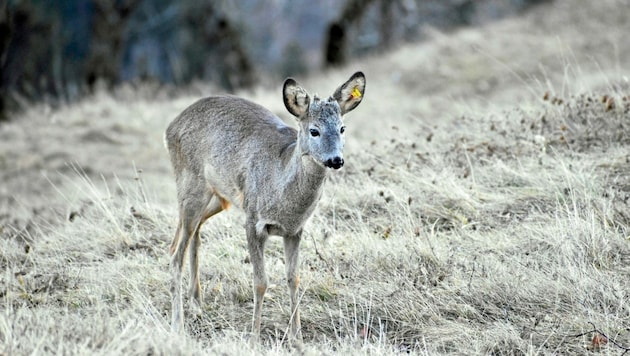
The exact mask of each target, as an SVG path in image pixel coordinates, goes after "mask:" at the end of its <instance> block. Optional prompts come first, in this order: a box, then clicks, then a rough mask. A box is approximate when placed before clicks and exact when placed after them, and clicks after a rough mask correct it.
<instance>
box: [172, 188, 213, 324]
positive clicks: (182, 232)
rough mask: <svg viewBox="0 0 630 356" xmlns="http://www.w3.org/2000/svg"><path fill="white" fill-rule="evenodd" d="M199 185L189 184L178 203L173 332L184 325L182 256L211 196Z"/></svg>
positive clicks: (195, 233) (194, 246)
mask: <svg viewBox="0 0 630 356" xmlns="http://www.w3.org/2000/svg"><path fill="white" fill-rule="evenodd" d="M201 186H202V185H201V184H199V185H189V186H188V188H189V189H187V190H186V192H185V194H182V198H181V199H180V204H179V208H180V212H179V223H178V225H177V232H176V234H175V238H174V239H173V243H172V245H171V253H172V257H171V273H172V282H171V298H172V299H171V308H172V310H171V313H172V319H171V320H172V323H171V328H172V330H173V331H174V332H181V331H183V326H184V321H183V316H184V307H183V303H182V266H183V263H184V256H185V253H186V249H187V248H188V245H189V243H190V240H191V237H195V236H196V235H197V234H198V231H199V227H200V226H201V223H202V219H203V217H204V211H205V208H206V207H207V205H208V202H209V201H210V199H211V197H212V195H210V194H209V193H208V192H204V191H203V190H200V189H195V188H196V187H201ZM193 248H194V249H195V250H196V249H197V248H198V243H194V244H193ZM195 253H196V252H195Z"/></svg>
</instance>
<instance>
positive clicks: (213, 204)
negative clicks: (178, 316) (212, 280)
mask: <svg viewBox="0 0 630 356" xmlns="http://www.w3.org/2000/svg"><path fill="white" fill-rule="evenodd" d="M222 210H223V207H222V204H221V201H220V199H219V197H218V196H217V195H214V196H213V197H212V198H211V199H210V203H209V204H208V206H207V207H206V209H205V210H204V215H203V217H202V218H201V222H200V223H199V226H198V227H197V228H196V229H195V233H194V235H193V237H192V241H191V244H190V250H189V251H188V253H189V260H190V261H189V262H190V294H189V296H190V305H191V306H192V308H193V309H194V311H195V313H197V314H200V313H201V307H202V306H203V299H202V295H201V284H200V283H199V246H200V245H201V236H200V231H201V225H203V223H204V222H205V221H206V220H208V219H209V218H210V217H212V216H213V215H215V214H217V213H219V212H221V211H222Z"/></svg>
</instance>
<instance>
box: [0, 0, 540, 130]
mask: <svg viewBox="0 0 630 356" xmlns="http://www.w3.org/2000/svg"><path fill="white" fill-rule="evenodd" d="M546 1H550V0H507V1H505V2H496V1H492V0H475V1H473V0H346V1H340V2H335V3H333V4H335V5H334V6H330V5H331V4H330V3H322V4H319V3H316V2H315V3H313V2H310V1H309V0H280V1H276V2H274V3H273V4H270V3H269V2H266V1H264V0H239V1H229V0H214V1H210V0H188V1H177V0H64V1H49V0H0V120H2V119H4V118H6V115H7V113H8V112H12V111H15V110H18V109H19V108H20V107H23V106H25V105H28V104H29V103H31V102H38V101H48V102H51V103H55V102H57V101H59V100H62V101H71V100H73V99H75V98H78V97H80V96H82V95H84V94H86V93H89V92H91V91H93V90H95V88H96V87H100V86H103V87H105V88H112V87H115V86H116V85H118V84H119V83H121V82H122V81H128V80H138V81H157V82H160V83H172V84H175V85H183V84H186V83H189V82H191V81H193V80H204V81H208V82H213V83H215V84H216V85H218V86H220V87H222V88H224V89H225V90H227V91H234V90H237V89H239V88H244V87H250V86H252V85H254V84H255V83H257V81H258V80H259V78H260V76H261V75H262V76H263V77H264V76H270V75H271V76H275V75H278V76H280V75H282V76H287V75H296V74H301V73H304V72H307V71H308V70H310V69H313V68H321V67H331V66H338V65H343V64H345V63H346V62H347V61H348V58H349V57H354V56H360V55H362V54H365V53H370V52H374V51H386V50H389V49H390V48H391V47H392V46H393V45H395V44H396V43H399V42H401V41H414V40H418V39H420V38H421V37H422V29H421V28H422V26H423V25H425V24H428V25H431V26H434V27H438V28H449V27H455V26H460V25H466V24H475V23H477V22H479V19H480V18H483V14H484V13H493V14H497V13H498V14H501V13H510V11H512V12H513V11H518V10H520V9H523V8H526V7H527V6H530V5H532V4H536V3H540V2H546ZM497 4H502V5H497ZM506 4H507V5H506ZM318 6H319V7H318ZM506 9H507V10H506ZM259 12H262V13H263V15H264V16H257V15H261V14H259ZM302 21H306V22H307V23H306V24H303V23H302ZM304 37H307V38H308V39H307V40H305V39H304ZM314 55H315V56H317V57H318V58H315V59H314V58H313V56H314ZM274 73H275V74H274Z"/></svg>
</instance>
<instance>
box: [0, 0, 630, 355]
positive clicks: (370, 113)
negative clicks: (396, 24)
mask: <svg viewBox="0 0 630 356" xmlns="http://www.w3.org/2000/svg"><path fill="white" fill-rule="evenodd" d="M627 5H628V4H627V1H615V0H606V1H600V2H591V1H586V0H574V1H568V0H566V1H562V0H557V1H555V2H553V3H552V4H551V5H543V6H541V7H539V8H536V9H534V10H533V11H532V12H531V13H529V14H527V15H525V16H523V17H519V18H512V19H508V20H505V21H502V22H497V23H494V24H492V25H489V26H486V27H482V28H477V29H466V30H461V31H459V32H457V33H454V34H451V35H448V36H445V35H442V34H439V33H435V34H434V35H433V39H432V40H431V41H430V42H428V43H424V44H421V45H413V46H412V45H410V46H406V47H404V48H400V49H398V50H396V51H393V52H392V53H391V54H388V55H384V56H379V57H374V58H371V59H367V60H361V61H360V62H353V61H352V60H351V61H350V62H351V63H350V64H349V67H350V68H351V70H354V69H357V70H358V69H361V70H363V71H364V72H365V73H366V76H367V77H368V78H369V80H370V86H368V89H367V91H366V93H365V95H366V96H365V100H364V101H363V103H362V104H361V107H360V108H358V109H357V110H356V112H355V113H353V114H354V115H353V116H351V117H348V119H347V122H346V124H347V128H348V142H347V147H346V149H345V153H346V165H345V166H344V169H343V170H342V171H340V172H337V173H338V174H335V175H333V177H332V178H331V179H330V181H329V182H328V183H327V187H326V189H325V193H324V194H325V195H324V197H323V199H322V201H321V202H320V204H319V208H318V211H317V212H316V214H315V216H314V217H313V218H312V220H311V221H310V222H309V223H308V225H307V228H306V229H305V236H304V243H303V245H302V246H301V256H302V261H303V262H302V266H301V278H302V290H301V303H302V304H301V310H302V327H303V336H304V339H305V344H304V350H303V351H304V353H305V354H335V353H339V354H395V353H406V352H410V353H414V354H586V353H590V352H601V353H604V354H614V355H617V354H624V353H626V354H627V353H628V352H629V351H628V350H629V348H630V324H629V323H628V321H629V320H630V308H629V307H628V302H627V301H628V299H629V296H628V292H629V291H630V278H629V277H630V275H629V274H630V269H629V266H630V228H629V226H630V154H629V151H628V147H629V146H630V140H629V137H630V121H628V120H629V118H630V115H629V114H630V98H629V95H630V81H629V76H630V73H628V72H627V68H623V67H622V65H623V63H624V62H623V59H624V58H628V57H630V45H629V44H630V42H628V41H627V40H625V37H626V34H625V32H623V31H622V30H621V28H622V26H624V24H625V23H626V22H625V21H626V20H625V18H627V15H626V14H625V12H624V11H620V10H619V9H620V8H621V7H624V6H626V7H627ZM348 71H349V69H348V68H342V69H340V70H339V71H338V72H337V71H330V72H325V73H321V74H320V75H319V76H317V77H311V78H310V80H304V81H303V82H304V83H303V84H305V86H308V87H317V88H323V89H326V85H327V84H326V83H331V82H332V83H337V82H340V81H343V79H344V78H345V76H346V75H347V72H348ZM279 85H280V84H278V86H277V87H273V88H264V87H259V88H258V89H256V90H255V91H254V92H248V93H242V95H243V96H247V97H249V98H251V99H252V100H254V101H256V102H259V103H262V104H264V105H265V106H266V107H268V108H270V109H271V110H272V111H274V112H277V113H278V114H279V115H281V117H284V118H286V119H288V120H290V118H289V116H288V114H285V110H284V107H283V104H282V101H281V91H280V86H279ZM328 89H329V91H331V90H332V89H334V88H328ZM214 92H215V90H214V89H213V88H210V87H197V88H190V89H189V90H188V91H187V92H184V91H182V92H176V93H172V92H168V91H167V90H166V89H156V88H151V87H141V88H131V87H121V88H118V89H117V90H116V91H115V92H114V93H111V94H109V93H102V92H97V93H95V94H94V95H93V96H91V97H89V98H86V99H84V100H82V101H81V102H79V103H77V104H76V105H72V106H68V107H62V108H58V109H54V110H51V109H48V108H47V107H46V106H38V107H35V108H32V109H31V110H28V111H27V112H25V113H24V114H22V117H20V119H19V120H12V121H10V122H8V123H5V124H3V125H2V126H0V181H1V182H2V184H1V185H0V244H1V246H0V280H1V283H0V354H10V355H12V354H31V353H38V354H148V353H152V354H200V353H207V354H235V353H241V352H245V353H264V354H291V353H292V350H290V349H288V348H286V347H285V346H283V340H285V339H286V336H285V335H286V332H287V330H286V328H287V321H288V320H289V307H288V304H289V303H288V298H289V297H288V295H287V293H286V287H285V281H284V263H283V253H282V242H281V240H280V239H273V238H272V239H271V241H270V242H269V244H268V246H267V250H266V256H267V272H268V275H269V278H270V283H271V284H272V285H271V287H270V288H269V290H268V292H267V295H266V299H265V308H264V309H263V330H262V339H263V342H262V344H261V345H257V346H250V345H249V343H248V342H247V340H248V332H249V329H250V325H251V320H250V318H251V312H252V307H253V305H252V299H253V296H252V293H253V292H252V288H251V265H250V264H249V262H248V256H247V249H246V240H245V236H244V233H243V229H242V224H243V222H244V217H243V214H242V213H239V212H237V211H228V212H227V213H222V214H219V215H217V216H216V217H214V218H213V219H212V220H211V221H209V222H208V223H207V224H206V225H204V229H203V231H202V251H201V256H202V258H201V261H200V262H201V267H200V272H201V280H202V287H203V293H204V299H205V302H206V304H205V307H204V313H203V315H202V316H200V317H198V318H194V317H192V316H191V315H187V318H186V321H187V324H186V330H187V335H186V336H178V335H172V334H171V333H170V332H169V328H170V327H169V323H170V296H169V283H170V274H169V269H168V263H169V256H168V252H167V251H168V246H169V244H170V241H171V239H172V237H173V234H174V232H175V225H176V222H177V209H176V204H175V201H176V199H175V184H174V180H173V178H172V172H171V170H170V167H169V161H168V156H167V153H166V151H165V149H164V148H163V143H162V135H163V132H164V129H165V128H166V125H167V124H168V122H170V121H171V120H172V119H173V117H175V115H177V114H178V113H179V112H181V110H182V109H184V108H185V107H186V106H188V105H189V104H190V103H192V102H193V101H195V100H196V99H197V98H199V97H200V96H202V95H208V94H210V93H214ZM184 275H185V276H186V275H187V274H184ZM186 308H187V307H186V306H185V312H187V309H186Z"/></svg>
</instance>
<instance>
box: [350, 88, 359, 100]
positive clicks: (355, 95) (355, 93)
mask: <svg viewBox="0 0 630 356" xmlns="http://www.w3.org/2000/svg"><path fill="white" fill-rule="evenodd" d="M350 96H351V97H352V99H358V98H360V97H361V92H360V91H359V87H354V89H352V93H350Z"/></svg>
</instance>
